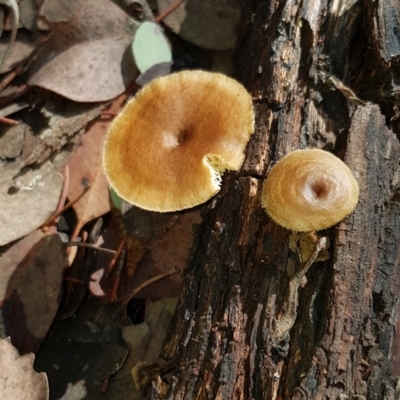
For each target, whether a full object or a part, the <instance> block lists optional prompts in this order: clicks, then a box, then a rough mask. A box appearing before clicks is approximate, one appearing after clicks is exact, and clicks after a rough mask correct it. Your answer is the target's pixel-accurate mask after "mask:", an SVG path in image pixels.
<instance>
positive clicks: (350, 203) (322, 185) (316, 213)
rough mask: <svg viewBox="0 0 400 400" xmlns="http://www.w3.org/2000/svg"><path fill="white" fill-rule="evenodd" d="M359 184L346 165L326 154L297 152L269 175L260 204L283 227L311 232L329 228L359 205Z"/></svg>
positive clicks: (320, 152)
mask: <svg viewBox="0 0 400 400" xmlns="http://www.w3.org/2000/svg"><path fill="white" fill-rule="evenodd" d="M358 192H359V189H358V184H357V182H356V180H355V178H354V176H353V174H352V172H351V171H350V169H349V168H348V167H347V166H346V164H345V163H344V162H343V161H341V160H340V159H339V158H337V157H335V156H334V155H333V154H331V153H328V152H327V151H323V150H318V149H308V150H296V151H294V152H292V153H289V154H288V155H286V156H285V157H283V158H282V159H281V160H280V161H279V162H278V163H277V164H276V165H275V166H274V167H273V168H272V169H271V172H270V173H269V175H268V177H267V179H266V181H265V183H264V187H263V192H262V198H261V203H262V206H263V207H264V208H265V210H266V212H267V213H268V215H269V216H270V217H271V218H272V219H273V220H274V221H275V222H276V223H278V224H279V225H281V226H283V227H284V228H287V229H290V230H293V231H298V232H310V231H314V230H316V231H318V230H321V229H325V228H329V227H331V226H333V225H335V224H337V223H338V222H339V221H341V220H342V219H343V218H344V217H346V216H347V215H349V214H350V213H351V212H352V211H353V210H354V208H355V206H356V205H357V202H358Z"/></svg>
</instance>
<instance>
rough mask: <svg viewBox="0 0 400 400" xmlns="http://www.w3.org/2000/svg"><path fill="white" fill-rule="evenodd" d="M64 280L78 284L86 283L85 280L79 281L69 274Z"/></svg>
mask: <svg viewBox="0 0 400 400" xmlns="http://www.w3.org/2000/svg"><path fill="white" fill-rule="evenodd" d="M64 280H65V281H67V282H71V283H76V284H78V285H86V282H84V281H81V280H80V279H76V278H72V277H70V276H65V277H64Z"/></svg>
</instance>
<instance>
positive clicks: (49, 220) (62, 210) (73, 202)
mask: <svg viewBox="0 0 400 400" xmlns="http://www.w3.org/2000/svg"><path fill="white" fill-rule="evenodd" d="M89 189H90V185H87V186H85V188H84V189H83V191H82V193H81V194H80V195H79V196H78V197H77V198H76V199H74V200H72V201H70V202H69V203H68V204H67V205H66V206H64V207H63V208H62V209H61V210H59V211H57V212H56V213H55V214H53V215H52V216H51V217H49V218H47V220H46V221H44V222H43V224H42V225H41V226H40V227H41V228H43V227H45V226H47V225H49V224H51V223H54V221H55V220H56V219H57V218H58V217H59V216H60V215H61V214H63V213H64V212H65V211H67V210H69V209H70V208H71V207H72V206H73V205H74V204H75V203H76V202H77V201H79V200H80V199H81V198H82V197H83V195H84V194H85V193H86V192H87V191H88V190H89Z"/></svg>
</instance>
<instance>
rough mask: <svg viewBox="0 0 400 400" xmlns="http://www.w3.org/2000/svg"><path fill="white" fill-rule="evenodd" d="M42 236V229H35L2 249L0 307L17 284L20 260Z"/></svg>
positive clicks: (0, 260)
mask: <svg viewBox="0 0 400 400" xmlns="http://www.w3.org/2000/svg"><path fill="white" fill-rule="evenodd" d="M44 236H45V234H44V233H43V232H42V231H40V230H36V231H33V232H32V233H31V234H29V235H28V236H26V237H24V238H23V239H21V240H20V241H18V242H17V243H14V244H13V245H12V246H9V247H8V248H7V249H3V250H4V251H3V252H2V253H1V257H0V308H1V307H2V306H3V303H4V300H5V299H6V298H8V297H10V295H11V293H12V292H13V291H14V289H15V287H16V285H17V284H18V277H19V276H20V274H18V273H17V271H18V267H19V265H20V264H21V262H22V260H23V259H24V258H25V257H27V256H28V254H29V252H30V251H31V250H32V248H33V247H34V246H35V245H36V244H37V243H38V242H39V241H40V240H42V239H43V238H44ZM13 276H14V278H13V279H11V278H12V277H13Z"/></svg>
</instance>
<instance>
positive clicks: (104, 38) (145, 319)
mask: <svg viewBox="0 0 400 400" xmlns="http://www.w3.org/2000/svg"><path fill="white" fill-rule="evenodd" d="M39 3H41V2H39ZM39 3H36V2H35V1H33V0H26V1H24V2H20V11H21V13H20V14H21V16H22V15H25V16H27V17H26V19H25V21H27V22H24V24H26V27H27V28H28V29H36V28H33V24H32V10H34V9H35V7H38V4H39ZM119 3H121V4H120V5H121V6H122V5H123V6H124V7H123V8H124V10H125V11H127V10H129V9H132V10H133V11H134V14H132V16H128V14H127V13H126V12H124V11H122V9H120V8H118V7H116V6H115V5H114V4H113V3H111V2H110V1H108V0H87V1H85V0H72V1H71V0H61V1H56V0H45V1H44V2H43V4H42V6H41V8H40V15H41V20H40V21H38V20H36V21H35V23H36V24H37V25H38V26H40V29H42V28H43V27H44V24H43V22H44V21H45V22H46V24H47V26H48V28H49V29H50V32H51V37H50V39H49V40H48V42H47V43H46V44H45V45H44V46H43V47H42V49H41V51H40V52H38V57H37V58H36V60H35V61H34V63H33V64H32V65H29V64H27V66H28V74H27V75H28V77H29V83H30V84H31V85H33V84H35V85H36V84H37V86H40V87H41V88H43V89H47V90H50V91H53V92H54V93H55V94H49V93H48V92H46V90H42V89H39V88H37V89H33V90H32V89H30V94H29V96H30V97H29V96H25V95H24V97H23V100H24V101H25V103H23V102H22V103H21V104H24V106H23V107H25V108H18V107H14V110H16V111H19V113H18V114H16V121H15V122H16V123H19V125H17V126H16V127H13V129H14V130H12V129H11V128H7V129H8V130H7V135H3V134H1V133H0V147H2V143H7V144H8V147H7V148H5V147H4V149H2V150H3V152H2V153H1V154H2V155H1V158H2V159H3V161H2V165H1V167H2V168H3V170H4V171H10V172H9V173H8V175H7V179H8V180H7V183H6V184H4V183H3V182H0V191H1V190H2V188H3V187H6V188H7V192H9V191H10V193H8V195H9V196H11V192H12V193H13V195H14V196H15V195H17V194H18V193H19V192H20V191H21V190H23V189H22V188H26V187H30V186H35V185H36V183H39V182H40V180H39V178H35V179H33V183H32V179H30V180H29V179H28V178H29V177H30V176H31V175H30V174H35V173H38V172H41V171H42V168H43V170H47V169H49V170H51V171H52V173H53V175H54V176H58V179H60V181H59V185H58V193H57V196H53V203H52V204H51V206H48V207H47V212H46V215H48V214H52V213H53V212H54V211H55V210H56V208H57V201H55V199H57V200H59V197H60V192H61V186H62V178H61V176H60V175H59V172H58V171H59V170H60V169H61V168H62V167H63V165H64V164H65V159H66V158H65V157H66V156H67V155H68V153H69V152H71V151H72V152H73V156H72V158H71V159H70V160H69V168H70V172H71V180H70V184H69V187H68V192H69V199H70V200H73V199H74V198H76V197H77V196H79V194H80V193H82V190H83V185H82V182H86V181H90V184H91V189H90V190H89V191H88V192H86V193H85V195H84V197H82V199H81V200H80V203H79V202H77V203H76V204H75V206H74V211H75V212H76V214H75V215H73V213H70V212H66V213H65V215H63V217H62V218H63V223H64V224H66V228H63V229H64V230H66V232H67V234H68V235H69V236H70V237H71V236H72V237H74V236H77V235H79V240H81V241H82V242H83V243H82V245H85V243H86V240H88V244H90V245H92V246H93V247H91V248H85V247H79V248H78V249H75V250H77V257H76V258H75V261H74V263H73V265H72V267H70V268H69V269H68V274H67V275H66V276H65V278H64V285H63V287H64V294H62V290H61V279H62V276H63V271H64V270H65V268H67V265H68V262H67V261H66V254H65V247H64V245H63V244H62V242H61V240H60V239H59V237H58V235H57V234H56V233H55V232H56V229H55V228H51V229H50V230H49V231H48V232H47V233H44V232H42V231H41V230H35V228H34V227H30V228H29V229H27V228H26V227H23V225H24V224H25V225H29V223H30V221H29V220H31V219H35V218H34V217H35V216H32V215H31V214H29V213H28V211H26V210H23V208H24V207H25V208H26V209H30V207H29V203H28V202H26V201H25V199H18V198H17V197H15V198H16V199H18V201H19V202H20V203H21V206H20V208H21V210H19V211H18V212H20V213H21V215H22V217H23V219H24V220H25V221H23V220H22V219H21V220H20V221H19V222H18V223H17V225H20V226H21V227H23V228H19V233H18V235H17V236H18V237H20V238H21V237H22V236H24V235H28V234H29V233H30V232H32V233H30V234H29V235H28V236H25V237H24V238H22V239H20V240H18V241H17V242H15V243H12V244H9V245H7V246H4V247H3V248H0V254H2V257H0V261H3V264H1V263H0V277H1V279H2V280H3V285H2V286H1V285H0V294H1V295H2V301H3V304H2V306H3V307H2V308H0V314H2V315H3V313H4V311H5V310H6V309H7V307H8V309H9V310H13V314H14V315H15V318H14V319H13V320H11V319H9V318H8V317H7V318H6V319H5V322H4V326H0V328H2V329H3V330H4V331H6V332H7V331H9V332H11V334H12V336H13V337H14V338H15V342H16V344H17V347H18V348H19V349H20V350H22V351H23V352H25V351H30V350H34V351H36V350H37V348H38V347H39V346H40V345H41V351H39V353H38V359H37V360H38V362H37V365H39V366H40V368H39V370H44V371H46V372H47V373H48V374H49V377H50V380H51V382H52V387H53V388H54V389H53V390H52V393H51V399H54V400H56V399H57V400H60V399H64V400H67V399H74V400H76V399H79V398H86V399H89V400H90V399H96V400H97V399H98V398H99V395H100V393H101V397H102V398H104V399H113V400H119V399H121V400H125V399H127V398H135V399H136V398H137V399H142V398H143V396H142V394H141V393H137V394H135V395H134V396H133V395H132V396H131V394H132V392H133V390H134V385H135V383H134V382H135V373H132V371H131V370H132V367H135V366H137V364H138V362H143V361H144V362H145V363H150V364H153V363H156V364H157V365H163V361H162V360H161V359H159V358H158V354H159V352H160V348H161V343H162V341H163V338H164V336H165V332H166V330H167V326H168V324H169V321H170V318H171V316H172V315H173V312H174V311H173V310H174V305H175V304H176V299H175V298H173V299H171V306H166V305H161V306H160V307H159V308H157V307H156V309H157V311H154V308H153V305H152V304H153V303H154V304H157V303H158V301H157V300H155V299H164V298H166V297H167V298H168V299H167V300H166V301H167V302H168V301H169V298H170V297H171V296H176V295H178V294H179V292H180V290H181V285H182V275H181V273H182V271H183V270H184V268H185V266H186V265H187V263H188V257H189V249H190V247H191V243H192V235H191V231H192V226H193V224H196V223H199V222H200V221H201V217H200V210H201V208H198V209H194V210H189V211H187V212H183V213H177V214H174V215H164V216H162V215H161V214H158V213H153V215H151V213H150V214H148V215H142V214H141V213H140V212H138V210H136V211H135V210H132V211H129V212H127V207H124V206H122V212H123V214H124V215H123V216H121V213H119V212H118V211H116V210H115V209H113V210H112V211H111V212H109V211H110V208H111V207H112V202H111V201H110V194H109V188H108V185H107V182H106V181H105V180H104V174H103V172H102V168H101V151H102V142H103V139H104V134H105V132H106V130H107V125H108V121H106V120H105V118H106V117H105V116H106V115H107V114H108V115H114V114H116V113H118V111H119V107H120V105H121V104H122V102H123V101H124V100H125V99H126V97H127V96H126V95H125V94H123V95H122V96H125V97H124V98H123V99H122V101H121V102H120V103H118V102H117V103H114V104H113V106H112V107H111V109H108V110H107V111H106V112H104V109H105V108H107V107H108V106H109V104H105V103H104V102H103V103H98V102H99V101H108V100H111V99H114V98H115V97H116V96H117V95H119V94H120V93H123V92H125V90H126V87H127V86H128V85H129V84H130V83H131V82H132V81H134V79H136V78H137V77H138V75H139V72H142V75H141V76H140V78H139V80H138V82H137V83H139V82H140V84H142V85H143V84H145V83H148V82H149V81H151V79H153V78H154V77H156V76H158V75H160V74H166V73H169V72H170V70H171V68H172V69H174V68H176V65H173V64H174V63H175V60H174V61H172V60H171V58H172V57H171V50H170V45H169V43H168V42H167V41H166V40H165V37H164V33H163V31H162V30H161V28H160V26H159V25H158V24H157V23H156V22H158V21H159V20H160V19H161V18H159V19H156V20H155V21H156V22H154V21H151V19H152V14H151V11H150V7H149V6H148V5H147V3H146V2H145V1H140V2H133V3H132V2H125V3H124V2H122V1H120V2H119ZM128 3H129V4H128ZM185 3H187V4H186V5H185ZM193 4H194V2H193V1H190V0H187V1H186V2H184V4H183V6H185V7H186V9H187V10H193V9H194V8H193V7H192V6H193ZM226 4H227V3H226ZM226 4H225V2H224V6H225V5H226ZM205 6H209V4H208V5H205ZM227 7H228V8H229V7H231V8H232V5H228V6H227ZM233 9H234V8H232V10H233ZM164 10H165V8H164ZM164 10H162V9H161V7H160V8H159V14H162V12H163V11H164ZM208 11H209V10H208ZM191 13H192V11H191ZM200 14H201V13H199V15H200ZM222 14H223V13H222ZM222 14H221V15H222ZM172 15H173V13H172V14H170V16H172ZM194 17H195V14H193V13H192V15H190V18H189V19H186V22H183V23H182V24H183V25H185V24H186V23H187V22H188V21H191V20H192V19H193V18H194ZM24 18H25V17H24ZM167 18H168V17H167ZM111 19H112V21H111ZM211 20H214V21H215V20H217V21H218V22H219V24H220V25H221V21H223V19H221V17H219V19H218V18H217V19H216V18H215V16H211V17H210V21H211ZM110 21H111V22H110ZM115 21H116V22H115ZM114 22H115V24H114ZM110 24H111V25H110ZM196 24H197V23H194V24H193V29H195V26H196ZM167 25H168V24H167ZM138 28H139V29H140V30H141V31H142V32H141V33H140V34H136V35H135V32H138ZM149 28H150V29H149ZM196 29H197V28H196ZM212 29H213V28H212V24H211V25H209V26H208V27H207V30H210V31H211V30H212ZM230 29H231V28H230V25H229V24H226V30H227V31H229V30H230ZM144 32H145V34H144V35H143V33H144ZM146 32H147V33H146ZM199 32H200V33H199ZM179 34H180V33H179ZM195 35H197V36H199V35H200V36H202V35H203V33H201V31H197V32H196V34H195ZM217 35H219V36H221V37H223V36H226V35H225V34H217ZM205 36H206V35H205ZM182 37H183V36H182ZM219 39H220V38H219V37H218V38H217V37H215V38H214V42H215V43H217V42H219V41H220V40H219ZM176 40H177V39H176V38H175V39H174V41H175V42H176ZM224 40H225V39H224ZM233 40H235V38H234V39H233ZM207 46H208V45H204V47H205V48H206V47H207ZM224 46H226V43H225V44H224ZM229 46H231V45H229ZM135 47H137V48H140V51H137V50H136V51H135V50H134V49H135ZM37 49H38V48H36V50H35V51H37ZM146 49H147V51H146ZM11 50H13V49H11ZM14 50H17V42H16V43H14ZM20 52H21V51H20V50H18V51H16V53H20ZM202 54H203V56H204V57H207V58H208V59H211V58H214V54H215V52H213V53H212V56H210V55H209V54H208V55H207V56H206V54H207V53H206V52H203V53H202ZM221 54H222V53H221ZM21 58H22V57H20V58H19V59H16V61H14V62H13V63H11V62H10V66H9V67H8V68H10V67H14V66H15V65H16V63H19V62H20V61H19V60H20V59H21ZM222 58H224V57H222ZM225 58H226V57H225ZM183 60H185V59H183ZM185 63H186V61H182V62H180V63H179V65H180V66H179V68H182V66H183V67H184V66H185ZM186 65H188V66H189V64H186ZM190 66H191V65H190ZM210 68H211V66H210ZM14 71H15V70H13V71H11V73H10V74H13V72H14ZM10 76H11V75H10ZM26 79H27V76H26V75H21V76H19V75H18V74H16V77H15V81H16V86H15V88H16V89H15V92H14V94H12V97H10V99H11V100H10V101H12V98H13V96H15V98H16V97H17V96H19V95H20V94H19V93H20V92H21V93H23V90H21V89H19V88H23V87H24V84H25V83H26ZM35 82H38V83H35ZM0 85H1V83H0ZM18 85H20V86H18ZM11 93H12V92H11ZM79 102H80V103H79ZM89 102H90V103H91V104H89ZM26 103H28V105H30V108H26ZM5 104H7V103H5ZM15 104H16V103H15ZM116 105H117V106H116ZM114 106H116V107H114ZM101 114H102V116H101V117H100V115H101ZM7 115H9V114H7ZM99 117H100V118H99ZM96 118H98V119H97V120H96ZM17 128H18V129H17ZM14 133H15V135H14ZM78 143H79V145H78V146H77V144H78ZM11 171H12V172H11ZM33 177H35V175H33ZM16 180H19V183H18V184H17V182H16ZM10 182H11V183H10ZM10 189H12V190H10ZM46 197H49V193H47V192H45V193H42V196H41V197H39V198H37V199H36V202H37V204H38V205H40V206H41V207H42V206H43V204H42V203H44V202H45V201H46V200H45V198H46ZM11 199H12V198H11V197H8V198H6V199H5V200H4V201H5V202H4V203H3V202H2V203H1V204H5V205H6V206H3V207H1V208H0V216H1V215H2V211H1V209H7V210H8V208H7V207H8V205H9V204H11ZM117 200H118V199H117ZM59 206H60V205H58V207H59ZM7 210H5V211H4V213H7V212H8V211H7ZM30 212H31V213H33V214H34V213H38V214H39V213H40V210H39V209H38V208H33V210H30ZM102 215H103V217H102V218H100V219H99V217H100V216H102ZM129 215H130V217H129ZM41 219H42V220H43V217H41ZM103 220H104V224H102V223H100V224H99V223H98V222H101V221H103ZM15 221H17V220H15ZM102 225H103V226H102ZM37 226H38V225H37V223H36V227H37ZM111 226H112V228H108V227H111ZM59 227H60V229H61V224H60V225H59ZM107 229H108V233H107ZM74 231H75V232H74ZM96 232H97V233H96ZM127 232H129V234H128V235H127ZM8 233H10V232H8ZM107 235H108V237H107ZM7 236H8V237H10V236H9V235H7ZM64 236H65V234H64ZM126 236H127V240H126V244H125V246H124V248H123V249H122V253H121V255H120V256H119V259H117V260H116V264H115V266H114V268H113V270H112V271H110V270H109V265H110V259H112V258H114V255H113V254H107V253H104V252H102V251H101V249H100V248H99V247H98V246H101V247H103V248H107V249H115V250H116V249H117V248H118V247H120V246H121V238H122V237H126ZM111 237H112V238H111ZM14 240H15V239H14ZM102 242H103V243H102ZM5 243H9V241H7V242H5ZM56 253H57V254H56ZM57 255H58V258H57ZM77 267H78V268H77ZM175 269H179V270H180V272H181V273H179V274H174V275H171V276H169V277H167V278H163V279H161V280H157V281H154V282H153V280H154V278H156V277H158V276H163V275H164V276H165V275H168V273H169V272H170V271H171V270H173V271H175ZM70 272H73V273H70ZM96 273H97V274H98V275H97V276H96V275H95V274H96ZM91 276H92V277H93V278H94V277H96V279H97V281H96V282H94V281H93V282H92V281H91V278H90V277H91ZM150 281H151V282H153V283H151V284H149V282H150ZM139 289H140V291H139V292H137V291H138V290H139ZM89 290H91V291H92V293H93V294H95V296H89V297H88V296H87V294H88V291H89ZM33 292H35V293H33ZM36 292H37V293H36ZM131 293H136V294H135V296H134V298H131V297H132V296H131V295H130V294H131ZM32 294H34V295H32ZM110 294H114V295H115V298H114V297H112V296H111V295H110ZM46 296H47V297H46ZM48 296H50V297H48ZM96 296H100V298H99V297H96ZM61 297H62V298H63V305H62V306H61V307H60V312H59V313H58V315H57V316H56V317H55V312H56V310H57V307H58V305H59V301H60V300H61ZM110 298H111V299H112V301H113V303H111V304H110V303H109V302H110ZM124 299H125V301H124V302H122V300H124ZM149 299H153V301H150V300H149ZM128 300H129V302H128V303H126V302H127V301H128ZM163 301H164V300H160V304H161V303H162V302H163ZM113 310H114V311H113ZM141 310H142V311H141ZM152 310H153V311H152ZM42 317H43V321H44V322H43V323H42V325H40V323H39V322H40V321H41V320H42ZM54 318H56V319H57V320H58V322H56V323H53V325H52V326H51V330H50V333H49V334H48V335H47V339H46V341H45V342H44V343H42V341H43V339H44V337H45V335H46V333H47V331H48V329H49V327H50V324H51V323H52V321H53V320H54ZM35 319H36V320H37V321H35ZM132 323H134V324H137V325H132ZM136 326H138V327H139V326H140V328H138V329H137V330H136V329H135V327H136ZM139 331H140V332H141V333H140V332H139ZM122 332H123V337H124V338H125V339H126V342H125V341H124V340H123V337H122ZM135 337H138V341H137V343H136V344H134V342H135ZM128 349H129V350H130V351H131V353H132V358H130V359H128V360H127V361H126V364H125V367H124V368H123V369H122V370H121V371H120V372H118V369H120V368H121V367H122V365H123V364H124V362H125V359H126V357H127V354H128ZM71 356H72V358H71ZM75 358H76V360H77V362H74V363H71V359H74V360H75ZM78 359H79V360H78ZM140 365H141V364H140V363H139V366H140ZM112 376H114V379H111V377H112Z"/></svg>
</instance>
